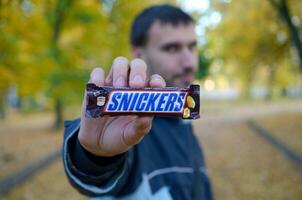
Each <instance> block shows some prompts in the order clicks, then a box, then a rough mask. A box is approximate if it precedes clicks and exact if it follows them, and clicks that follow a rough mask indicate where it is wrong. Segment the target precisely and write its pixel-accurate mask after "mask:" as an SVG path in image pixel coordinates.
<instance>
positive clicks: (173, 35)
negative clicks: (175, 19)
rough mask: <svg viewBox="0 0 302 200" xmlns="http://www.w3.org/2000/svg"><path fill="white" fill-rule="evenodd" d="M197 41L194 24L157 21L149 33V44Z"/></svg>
mask: <svg viewBox="0 0 302 200" xmlns="http://www.w3.org/2000/svg"><path fill="white" fill-rule="evenodd" d="M195 40H196V34H195V25H194V24H193V23H183V22H179V23H178V24H175V25H174V24H171V23H163V22H160V21H155V22H154V23H153V24H152V25H151V27H150V29H149V31H148V43H149V42H152V43H154V42H156V43H162V42H169V41H171V42H181V43H190V42H192V41H195Z"/></svg>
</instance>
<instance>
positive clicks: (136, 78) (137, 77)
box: [132, 75, 143, 84]
mask: <svg viewBox="0 0 302 200" xmlns="http://www.w3.org/2000/svg"><path fill="white" fill-rule="evenodd" d="M132 83H133V84H142V83H143V78H142V76H140V75H135V76H134V78H133V80H132Z"/></svg>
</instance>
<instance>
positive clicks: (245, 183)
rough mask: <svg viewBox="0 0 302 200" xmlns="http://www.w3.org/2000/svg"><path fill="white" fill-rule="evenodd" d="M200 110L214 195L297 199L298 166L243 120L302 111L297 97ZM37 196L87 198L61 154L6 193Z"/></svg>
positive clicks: (301, 193)
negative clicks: (72, 183) (72, 181)
mask: <svg viewBox="0 0 302 200" xmlns="http://www.w3.org/2000/svg"><path fill="white" fill-rule="evenodd" d="M202 110H203V112H202V117H201V118H200V119H199V120H196V121H194V123H193V124H194V129H195V132H196V136H197V138H198V139H199V141H200V143H201V144H202V147H203V150H204V154H205V156H206V162H207V166H208V172H209V175H210V177H211V180H212V184H213V189H214V193H215V196H216V199H218V200H219V199H223V200H224V199H299V198H300V199H302V189H301V187H300V185H302V174H301V171H299V169H298V168H297V166H296V165H295V164H293V163H291V162H289V161H288V159H286V158H285V157H284V156H283V155H282V154H280V152H279V151H278V150H276V149H275V148H274V147H272V146H271V145H270V144H269V143H268V142H267V141H265V140H263V138H261V137H259V136H258V135H257V134H255V133H254V132H253V131H252V130H251V129H250V128H249V127H248V126H247V125H246V120H249V119H259V118H261V117H266V116H267V117H269V116H277V115H284V116H286V115H287V114H302V104H301V101H298V100H297V101H291V102H272V103H260V104H258V103H256V104H245V103H239V104H230V105H224V104H223V103H222V104H220V103H217V104H210V105H207V107H205V108H204V109H203V108H202ZM285 120H286V119H285ZM47 126H48V125H47ZM17 129H18V128H17ZM18 130H19V129H18ZM41 196H42V197H43V199H46V200H47V199H76V200H77V199H87V198H86V197H84V196H82V195H80V194H79V193H78V192H77V191H76V190H74V189H73V188H72V187H71V186H70V184H69V183H68V181H67V179H66V177H65V174H64V171H63V167H62V163H61V160H57V161H55V162H54V163H53V164H51V165H50V166H49V167H48V168H46V169H44V170H42V171H40V172H38V173H37V174H36V175H35V176H34V177H32V178H31V179H29V180H28V181H27V182H26V183H25V184H23V185H21V186H19V187H18V188H16V189H14V190H13V191H12V192H11V193H9V194H8V196H6V197H5V199H8V200H10V199H41ZM0 199H1V197H0Z"/></svg>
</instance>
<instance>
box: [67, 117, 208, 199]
mask: <svg viewBox="0 0 302 200" xmlns="http://www.w3.org/2000/svg"><path fill="white" fill-rule="evenodd" d="M79 126H80V121H79V120H75V121H69V122H66V123H65V134H64V148H63V162H64V168H65V172H66V174H67V177H68V179H69V181H70V183H71V184H72V185H73V186H74V187H75V188H76V189H78V190H79V191H80V192H82V193H84V194H86V195H89V196H93V197H94V198H95V199H123V200H128V199H133V200H145V199H146V200H147V199H150V200H168V199H169V200H170V199H180V200H186V199H206V200H208V199H213V197H212V192H211V186H210V182H209V178H208V175H207V170H206V167H205V163H204V158H203V154H202V152H201V149H200V147H199V145H198V142H197V139H196V138H195V136H194V135H193V131H192V127H191V124H190V121H188V120H187V121H184V120H181V119H178V118H171V117H155V118H154V120H153V125H152V129H151V131H150V133H148V134H147V135H146V136H145V137H144V139H143V140H142V141H141V142H140V143H139V144H137V145H136V146H134V147H133V148H132V149H131V150H129V151H128V152H126V153H124V154H121V155H117V156H114V157H110V158H105V157H97V156H94V155H92V154H90V153H89V152H87V151H86V150H85V149H83V148H82V147H81V145H80V143H79V141H78V140H77V134H78V130H79Z"/></svg>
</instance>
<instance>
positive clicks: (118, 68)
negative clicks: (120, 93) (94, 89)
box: [111, 57, 129, 87]
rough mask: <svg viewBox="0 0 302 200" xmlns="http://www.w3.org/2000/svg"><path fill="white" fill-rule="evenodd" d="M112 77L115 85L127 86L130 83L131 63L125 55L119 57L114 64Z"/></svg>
mask: <svg viewBox="0 0 302 200" xmlns="http://www.w3.org/2000/svg"><path fill="white" fill-rule="evenodd" d="M111 68H112V77H113V80H112V81H113V86H114V87H126V86H127V83H128V70H129V63H128V60H127V58H125V57H117V58H116V59H114V61H113V64H112V67H111Z"/></svg>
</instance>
